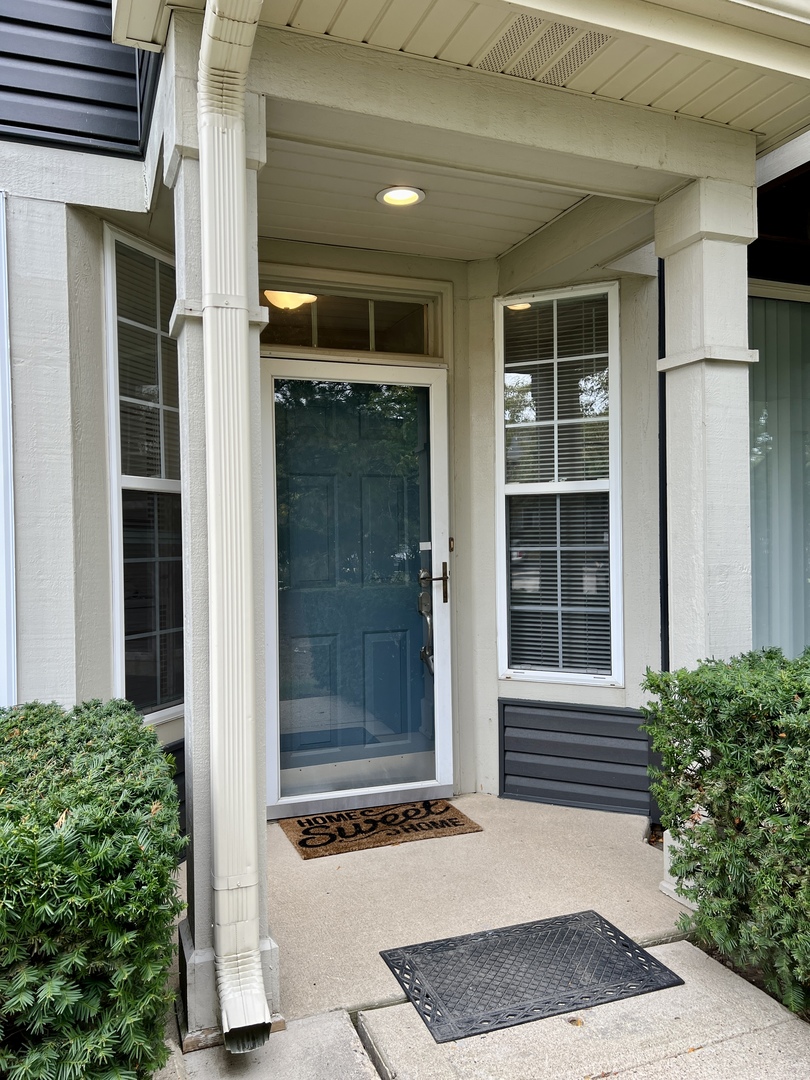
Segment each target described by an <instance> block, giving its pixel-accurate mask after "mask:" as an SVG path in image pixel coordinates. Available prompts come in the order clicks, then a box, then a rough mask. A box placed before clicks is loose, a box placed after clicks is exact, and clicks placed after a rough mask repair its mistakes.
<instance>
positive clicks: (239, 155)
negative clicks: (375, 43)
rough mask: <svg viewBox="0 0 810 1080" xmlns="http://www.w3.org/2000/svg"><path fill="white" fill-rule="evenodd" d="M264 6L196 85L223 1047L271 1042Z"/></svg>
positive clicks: (232, 32)
mask: <svg viewBox="0 0 810 1080" xmlns="http://www.w3.org/2000/svg"><path fill="white" fill-rule="evenodd" d="M261 8H262V0H206V7H205V21H204V23H203V34H202V42H201V45H200V63H199V74H198V83H197V117H198V127H199V142H200V218H201V234H202V293H203V295H202V321H203V348H204V361H203V367H204V373H205V434H206V452H207V483H208V560H209V568H208V588H209V617H210V637H209V649H210V654H209V655H210V680H211V705H210V709H211V720H210V725H211V828H212V867H211V872H212V887H213V890H214V963H215V970H216V980H217V992H218V994H219V1002H220V1010H221V1016H222V1031H223V1035H224V1038H225V1045H226V1047H227V1048H228V1050H230V1051H231V1053H246V1052H248V1051H250V1050H254V1049H256V1048H257V1047H259V1046H261V1045H262V1044H263V1043H265V1042H266V1041H267V1038H268V1036H269V1034H270V1010H269V1008H268V1005H267V995H266V992H265V987H264V979H263V976H262V964H261V956H260V952H259V873H258V871H259V812H258V791H257V782H256V752H255V748H256V700H255V671H254V657H255V640H254V638H255V635H254V619H253V577H252V575H253V543H252V536H253V507H252V497H251V446H250V395H249V387H250V380H249V365H250V352H249V308H250V303H249V299H248V295H247V291H248V286H247V282H248V274H247V261H248V245H247V209H246V204H247V190H246V182H245V83H246V78H247V71H248V66H249V64H250V56H251V51H252V49H253V42H254V38H255V36H256V26H257V24H258V20H259V13H260V12H261Z"/></svg>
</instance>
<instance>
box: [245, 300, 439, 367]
mask: <svg viewBox="0 0 810 1080" xmlns="http://www.w3.org/2000/svg"><path fill="white" fill-rule="evenodd" d="M260 300H261V304H262V306H263V307H264V308H266V309H267V312H268V323H267V326H266V327H265V328H264V330H263V331H262V335H261V341H262V344H263V345H273V346H279V345H283V346H290V347H299V348H309V349H328V350H330V351H335V350H337V351H340V350H348V351H351V352H379V353H403V354H409V355H416V356H426V355H428V351H429V334H428V318H429V309H430V305H429V304H427V303H425V302H423V301H420V300H400V299H388V298H387V297H379V296H377V297H372V296H368V295H366V296H364V295H358V294H350V293H337V292H324V291H321V290H318V289H316V288H315V287H314V286H312V287H307V286H305V285H301V286H291V285H278V286H275V285H272V284H271V285H268V286H266V287H263V288H262V292H261V297H260Z"/></svg>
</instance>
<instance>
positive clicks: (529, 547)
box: [507, 491, 611, 674]
mask: <svg viewBox="0 0 810 1080" xmlns="http://www.w3.org/2000/svg"><path fill="white" fill-rule="evenodd" d="M609 520H610V509H609V495H608V493H607V492H601V491H600V492H592V493H590V492H589V493H586V492H576V493H573V492H572V493H571V494H562V495H511V496H509V497H508V498H507V528H508V543H507V549H508V558H509V570H508V578H509V582H508V589H509V666H510V667H514V668H521V669H539V670H543V669H546V670H555V671H556V670H565V671H576V672H584V673H589V674H609V673H610V670H611V630H610V532H609Z"/></svg>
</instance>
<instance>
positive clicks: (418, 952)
mask: <svg viewBox="0 0 810 1080" xmlns="http://www.w3.org/2000/svg"><path fill="white" fill-rule="evenodd" d="M380 956H382V958H383V960H385V962H386V964H388V966H389V968H390V969H391V971H392V972H393V973H394V975H395V976H396V978H397V980H398V981H399V983H400V985H401V986H402V989H403V990H404V991H405V993H406V994H407V995H408V997H409V998H410V1000H411V1002H412V1004H413V1005H414V1007H415V1008H416V1011H417V1012H418V1013H419V1015H420V1016H421V1017H422V1019H423V1020H424V1022H425V1023H426V1024H427V1027H428V1030H429V1031H430V1032H431V1034H432V1035H433V1038H434V1039H435V1040H436V1042H439V1043H443V1042H450V1041H451V1040H452V1039H465V1038H467V1036H469V1035H480V1034H482V1033H483V1032H486V1031H495V1030H496V1029H498V1028H505V1027H513V1026H514V1025H516V1024H525V1023H528V1021H530V1020H540V1019H542V1018H543V1017H546V1016H556V1015H558V1014H559V1013H566V1012H573V1011H575V1010H578V1009H588V1008H591V1007H592V1006H594V1005H604V1004H606V1003H607V1002H609V1001H618V1000H620V999H622V998H629V997H635V996H636V995H637V994H649V993H651V992H652V991H653V990H664V989H666V988H667V987H671V986H681V985H682V984H683V979H681V978H679V977H678V976H677V975H675V974H674V973H673V972H672V971H670V970H669V968H666V967H664V965H663V964H661V963H659V961H658V960H656V959H655V957H654V956H650V954H649V953H648V952H645V951H644V949H642V948H640V946H638V945H636V943H635V942H634V941H631V940H630V938H629V937H627V936H626V935H625V934H623V933H622V932H621V931H620V930H617V929H616V927H615V926H613V925H611V923H609V922H608V921H607V919H603V918H602V916H601V915H597V913H596V912H595V911H579V912H577V913H576V914H575V915H561V916H558V917H557V918H554V919H542V920H540V921H539V922H529V923H520V924H519V925H517V926H506V927H504V928H503V929H501V930H486V931H484V932H482V933H478V934H465V935H464V936H463V937H454V938H445V939H444V940H442V941H427V942H425V943H424V944H422V945H409V946H407V947H406V948H404V949H389V950H387V951H386V952H382V953H380Z"/></svg>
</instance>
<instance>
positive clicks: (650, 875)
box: [160, 795, 810, 1080]
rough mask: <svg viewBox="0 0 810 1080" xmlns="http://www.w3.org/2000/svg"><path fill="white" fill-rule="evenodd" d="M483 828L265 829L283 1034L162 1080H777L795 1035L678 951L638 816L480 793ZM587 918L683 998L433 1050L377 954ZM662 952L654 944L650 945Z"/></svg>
mask: <svg viewBox="0 0 810 1080" xmlns="http://www.w3.org/2000/svg"><path fill="white" fill-rule="evenodd" d="M454 801H455V802H456V803H457V805H458V806H459V807H460V809H462V810H463V811H464V812H465V813H466V814H468V815H469V816H470V817H471V818H473V820H475V821H477V822H478V823H479V824H480V825H482V826H483V830H484V831H483V832H481V833H475V834H470V835H467V836H457V837H441V838H436V839H430V840H425V841H418V842H414V843H408V844H402V845H399V846H396V847H386V848H378V849H376V850H370V851H360V852H353V853H351V854H348V855H342V856H330V857H326V858H322V859H315V860H310V861H306V862H305V861H304V860H302V859H301V858H300V857H299V856H298V854H297V852H296V851H295V849H294V848H293V846H292V845H291V844H290V842H289V841H288V840H287V838H286V837H285V836H284V834H283V833H282V832H281V830H280V829H279V827H278V826H277V825H275V824H273V825H269V826H268V834H267V842H268V855H269V865H270V867H271V890H270V893H271V895H270V911H271V912H272V920H271V930H272V933H273V936H274V937H275V939H276V940H277V941H278V944H279V949H280V955H281V964H282V967H281V993H282V1002H281V1005H282V1012H283V1014H284V1016H285V1018H286V1020H287V1030H286V1031H283V1032H280V1033H278V1034H275V1035H272V1036H271V1037H270V1041H269V1042H268V1043H267V1044H266V1046H264V1047H263V1048H262V1049H261V1050H259V1051H257V1052H256V1053H254V1054H250V1055H244V1056H240V1057H232V1056H230V1055H229V1054H227V1052H226V1051H225V1050H224V1049H223V1048H221V1047H220V1048H217V1049H214V1050H205V1051H199V1052H197V1053H194V1054H189V1055H186V1056H185V1057H183V1055H182V1054H181V1053H180V1051H179V1048H178V1047H177V1043H176V1035H174V1033H173V1032H171V1031H170V1033H169V1034H170V1042H172V1058H171V1061H170V1063H169V1065H168V1066H167V1067H166V1069H165V1070H163V1072H162V1073H161V1074H160V1080H219V1078H220V1077H223V1078H224V1077H231V1076H234V1077H236V1076H244V1077H251V1078H253V1077H255V1078H256V1080H258V1078H260V1077H262V1078H263V1077H268V1078H273V1080H379V1077H382V1078H383V1080H395V1078H396V1080H588V1078H592V1080H596V1078H597V1077H599V1078H601V1077H609V1076H610V1077H613V1076H618V1077H623V1078H624V1077H626V1078H627V1080H653V1078H655V1080H669V1078H676V1077H677V1078H678V1080H680V1078H683V1080H731V1078H734V1080H747V1078H750V1080H793V1078H802V1080H803V1078H804V1077H807V1076H810V1026H808V1025H807V1024H804V1023H803V1022H802V1021H800V1020H798V1019H797V1018H796V1017H794V1016H792V1015H791V1014H790V1013H788V1012H787V1011H786V1010H785V1009H783V1008H782V1007H781V1006H780V1005H778V1004H777V1003H776V1002H774V1001H773V1000H772V999H771V998H769V997H767V995H765V994H763V993H761V992H760V991H759V990H757V989H756V988H755V987H752V986H750V985H749V984H748V983H747V982H745V981H744V980H742V979H740V978H738V977H737V976H735V975H733V974H732V973H731V972H730V971H729V970H728V969H727V968H725V967H724V966H722V965H721V964H718V963H716V962H715V961H713V960H711V959H710V958H709V957H707V956H705V954H703V953H702V952H700V950H698V949H695V948H694V947H693V946H691V945H689V944H688V943H686V942H684V941H680V940H676V939H677V937H678V933H677V930H676V922H677V918H678V915H679V914H680V912H681V911H682V910H683V909H682V908H681V907H680V905H678V904H677V903H675V902H674V901H672V900H671V899H669V898H668V897H666V896H664V895H663V894H662V893H661V892H660V891H659V889H658V884H659V881H660V878H661V872H662V855H661V853H660V851H656V850H655V849H654V848H651V847H650V846H649V845H647V844H646V843H645V842H644V829H645V824H646V823H645V822H644V821H643V819H640V818H637V817H633V816H630V815H623V814H604V813H597V812H594V811H586V810H572V809H565V808H561V807H553V806H543V805H540V804H534V803H521V802H514V801H511V800H500V799H495V798H492V797H490V796H485V795H472V796H464V797H462V798H459V799H457V800H454ZM587 908H592V909H594V910H596V911H598V912H599V913H600V914H601V915H603V916H604V917H605V918H606V919H608V920H609V921H610V922H612V923H614V924H615V925H616V926H618V927H619V928H620V929H621V930H623V931H624V932H625V933H627V934H628V935H629V936H630V937H632V938H634V939H635V940H636V941H637V942H639V943H640V944H642V945H645V946H650V945H652V946H653V947H652V948H651V950H650V951H651V952H652V953H653V955H655V956H657V957H658V958H659V959H660V960H661V961H662V962H663V963H664V964H666V965H667V966H668V967H670V968H671V969H672V970H673V971H675V972H677V974H679V975H680V976H681V978H683V979H684V983H685V985H684V986H680V987H675V988H673V989H669V990H663V991H658V992H657V993H654V994H648V995H645V996H642V997H636V998H629V999H627V1000H625V1001H619V1002H613V1003H611V1004H609V1005H601V1006H598V1007H596V1008H593V1009H587V1010H583V1011H581V1012H579V1013H576V1014H566V1015H565V1016H557V1017H551V1018H549V1019H546V1020H539V1021H535V1022H533V1023H530V1024H523V1025H521V1026H518V1027H513V1028H508V1029H505V1030H502V1031H497V1032H490V1033H488V1034H486V1035H480V1036H474V1037H472V1038H469V1039H464V1040H460V1041H458V1042H454V1043H445V1044H442V1045H438V1044H436V1043H435V1042H434V1041H433V1038H432V1036H431V1035H430V1033H429V1032H428V1030H427V1028H426V1027H425V1025H424V1024H423V1022H422V1020H421V1019H420V1018H419V1016H418V1015H417V1013H416V1012H415V1010H414V1009H413V1008H412V1006H411V1005H410V1004H409V1003H407V1002H406V1001H405V999H404V996H403V994H402V992H401V990H400V988H399V985H398V984H397V982H396V981H395V980H394V978H393V976H392V975H391V974H390V972H389V971H388V968H387V967H386V965H385V964H384V963H383V961H382V960H381V959H380V957H379V955H378V953H379V951H380V950H381V949H386V948H394V947H397V946H402V945H409V944H414V943H416V942H419V941H427V940H431V939H435V938H442V937H449V936H451V935H455V934H465V933H472V932H475V931H478V930H485V929H492V928H495V927H499V926H508V925H511V924H512V923H520V922H527V921H529V920H533V919H542V918H546V917H550V916H553V915H561V914H565V913H569V912H575V911H581V910H584V909H587ZM659 942H660V943H663V944H654V943H659Z"/></svg>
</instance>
